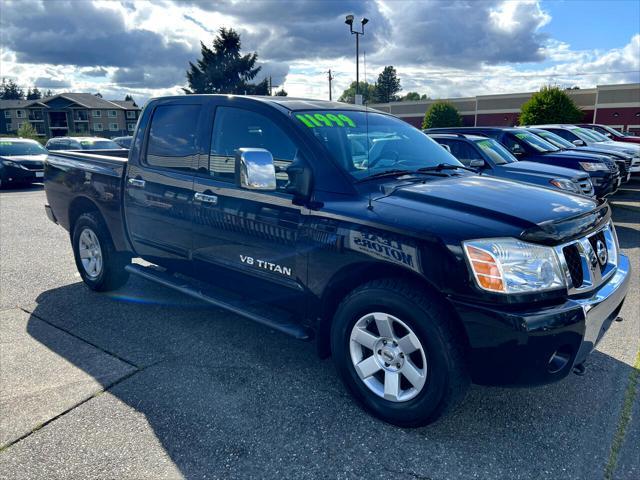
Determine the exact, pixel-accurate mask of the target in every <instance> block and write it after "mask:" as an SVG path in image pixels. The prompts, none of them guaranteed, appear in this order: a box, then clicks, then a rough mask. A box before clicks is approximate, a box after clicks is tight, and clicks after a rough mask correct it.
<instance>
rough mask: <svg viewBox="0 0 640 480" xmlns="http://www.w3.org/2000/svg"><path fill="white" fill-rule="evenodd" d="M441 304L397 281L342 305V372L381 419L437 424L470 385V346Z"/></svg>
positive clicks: (338, 334) (338, 325) (378, 284)
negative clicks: (467, 352) (466, 358)
mask: <svg viewBox="0 0 640 480" xmlns="http://www.w3.org/2000/svg"><path fill="white" fill-rule="evenodd" d="M450 315H451V314H450V313H449V312H448V310H447V309H446V308H444V306H443V305H442V303H441V302H440V301H439V299H438V298H437V297H435V296H432V295H429V294H426V293H424V292H422V291H421V290H418V289H416V288H414V287H413V286H411V285H410V284H409V283H408V282H405V281H402V280H396V279H389V280H376V281H373V282H369V283H367V284H365V285H363V286H361V287H359V288H357V289H356V290H354V291H353V292H352V293H351V294H349V295H348V296H347V297H346V298H345V299H344V300H343V302H342V303H341V304H340V306H339V307H338V310H337V312H336V315H335V317H334V322H333V325H332V330H331V348H332V353H333V357H334V361H335V362H336V367H337V369H338V371H339V373H340V375H341V377H342V379H343V381H344V383H345V384H346V386H347V388H348V389H349V390H350V391H351V393H352V394H353V396H354V397H355V398H356V399H357V400H358V401H359V402H360V403H361V404H362V405H363V406H364V408H365V409H366V410H367V411H369V412H370V413H372V414H373V415H375V416H376V417H378V418H380V419H382V420H384V421H387V422H389V423H393V424H395V425H399V426H404V427H417V426H421V425H426V424H428V423H431V422H433V421H435V420H436V419H437V418H439V417H440V416H442V415H443V414H444V413H445V412H447V411H449V410H451V409H452V408H453V407H454V406H455V405H456V404H457V403H458V402H459V401H460V400H462V398H464V394H465V393H466V390H467V388H468V385H469V375H468V372H467V368H466V364H465V361H464V352H463V343H462V339H461V338H460V335H459V334H457V332H456V331H455V328H454V323H453V319H452V318H451V317H450Z"/></svg>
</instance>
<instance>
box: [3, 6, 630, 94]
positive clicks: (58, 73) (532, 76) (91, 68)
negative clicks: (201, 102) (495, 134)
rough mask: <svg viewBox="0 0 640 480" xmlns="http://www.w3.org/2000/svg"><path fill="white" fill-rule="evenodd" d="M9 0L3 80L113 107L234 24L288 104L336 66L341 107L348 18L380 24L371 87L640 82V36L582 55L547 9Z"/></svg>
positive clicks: (365, 46) (348, 64)
mask: <svg viewBox="0 0 640 480" xmlns="http://www.w3.org/2000/svg"><path fill="white" fill-rule="evenodd" d="M0 3H1V4H0V7H1V8H2V11H3V15H2V18H0V28H1V29H2V33H3V34H2V38H1V42H2V45H1V46H2V54H1V57H0V59H1V61H2V75H3V76H6V77H11V78H13V79H15V80H16V81H18V82H19V83H20V84H22V85H24V86H25V87H26V86H29V85H33V84H34V83H36V82H39V83H40V84H41V85H44V84H45V83H46V82H47V79H48V80H50V84H51V85H54V84H56V82H57V84H58V85H63V84H62V83H60V82H66V83H68V84H70V86H69V88H68V90H75V91H89V92H96V91H100V92H101V93H102V94H103V95H104V96H105V97H112V98H123V97H124V95H125V94H131V95H133V96H134V97H135V98H136V99H138V100H139V101H142V100H144V99H146V98H149V97H151V96H158V95H164V94H178V93H181V89H180V87H182V86H184V83H185V73H186V69H187V66H188V61H190V60H191V61H194V60H196V59H197V58H198V56H199V42H200V40H202V41H204V42H205V43H206V44H210V43H211V41H212V39H213V35H215V33H216V32H217V30H218V29H219V28H220V27H222V26H225V27H233V28H235V29H237V30H238V31H239V32H240V34H241V38H242V41H243V49H244V50H245V51H257V52H258V54H259V61H260V64H261V65H262V66H263V69H264V70H263V72H262V73H261V75H260V76H259V78H258V80H261V79H262V78H264V76H265V75H271V76H272V77H273V82H274V84H277V85H280V86H282V87H284V88H285V89H286V90H287V91H288V93H289V95H295V96H304V97H313V98H328V80H327V75H326V72H327V70H328V69H329V68H331V70H332V72H333V74H334V76H335V79H334V82H333V98H334V99H336V98H338V97H339V96H340V94H341V92H342V91H343V90H344V89H345V88H346V87H347V86H348V85H349V84H350V83H351V82H352V81H353V80H355V65H354V61H353V55H354V38H353V37H352V36H351V35H350V34H349V31H348V29H347V27H346V25H344V21H343V19H344V14H346V13H353V14H354V15H356V19H359V18H360V17H362V16H364V15H367V16H370V17H371V21H370V23H369V24H368V25H367V26H366V34H365V36H364V37H362V39H361V40H362V43H361V68H360V76H361V77H360V78H361V80H364V79H365V68H364V62H363V59H362V52H366V55H367V66H366V70H367V80H369V81H375V79H376V77H377V74H378V73H379V72H380V71H381V70H382V68H383V67H384V66H385V65H394V66H395V67H396V69H397V71H398V75H399V76H400V79H401V81H402V85H403V87H404V91H405V92H406V91H418V92H420V93H426V94H428V95H429V96H431V97H434V98H435V97H447V96H455V95H460V96H471V95H476V94H487V93H496V92H505V93H506V92H516V91H523V90H534V89H537V88H539V87H540V86H541V85H543V84H548V83H559V84H562V85H565V84H566V85H578V86H581V87H589V86H593V85H596V84H603V83H616V82H627V81H636V82H640V78H639V77H640V73H638V72H640V34H636V35H634V36H633V37H632V38H631V39H630V41H629V43H628V44H627V45H625V46H621V47H620V48H615V49H611V50H608V51H601V50H597V49H593V50H581V51H577V50H574V49H573V48H572V46H571V45H570V44H568V43H566V42H562V41H559V40H557V39H552V38H547V37H546V36H545V35H544V34H543V33H542V27H544V25H546V24H547V23H549V22H550V21H552V19H551V17H550V15H549V14H548V13H547V12H545V11H544V9H543V7H542V6H541V3H540V2H539V1H537V0H524V1H511V0H505V1H489V0H457V1H452V2H437V1H436V0H407V1H404V0H403V1H397V0H377V1H368V2H357V1H354V0H350V1H345V2H323V1H312V0H300V1H297V2H292V3H290V4H286V5H285V4H284V3H283V2H260V1H252V2H249V1H247V0H234V1H222V0H221V1H220V2H216V3H213V2H203V3H200V2H198V1H186V2H172V1H169V0H163V1H156V2H147V1H135V2H132V1H129V2H115V1H104V0H100V1H95V2H93V3H91V2H76V1H72V0H68V1H62V0H59V1H56V2H42V1H36V0H29V1H28V4H27V2H26V0H25V1H23V2H19V3H18V2H12V1H9V0H0ZM408 13H410V14H408ZM615 72H628V73H615Z"/></svg>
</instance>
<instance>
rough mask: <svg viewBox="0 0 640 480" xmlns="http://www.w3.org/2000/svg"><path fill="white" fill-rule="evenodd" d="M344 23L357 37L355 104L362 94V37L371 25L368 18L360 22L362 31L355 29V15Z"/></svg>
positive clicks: (350, 16) (347, 18) (348, 17)
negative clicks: (367, 25)
mask: <svg viewBox="0 0 640 480" xmlns="http://www.w3.org/2000/svg"><path fill="white" fill-rule="evenodd" d="M344 23H346V24H347V25H349V31H350V32H351V35H355V36H356V98H355V102H354V103H358V95H359V93H360V58H359V57H360V35H364V26H365V25H366V24H367V23H369V19H368V18H363V19H362V20H360V24H361V26H360V31H358V30H354V29H353V15H347V16H346V18H345V20H344Z"/></svg>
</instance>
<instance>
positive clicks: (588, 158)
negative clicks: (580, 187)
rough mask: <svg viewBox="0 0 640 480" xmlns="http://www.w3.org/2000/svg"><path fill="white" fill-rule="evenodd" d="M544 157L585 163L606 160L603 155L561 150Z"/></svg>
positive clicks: (546, 154)
mask: <svg viewBox="0 0 640 480" xmlns="http://www.w3.org/2000/svg"><path fill="white" fill-rule="evenodd" d="M544 156H545V157H558V158H567V157H570V158H573V159H577V160H584V161H585V162H603V161H604V162H605V163H606V161H607V160H609V159H607V157H606V154H604V153H587V152H581V151H579V150H561V151H559V152H550V153H545V154H544Z"/></svg>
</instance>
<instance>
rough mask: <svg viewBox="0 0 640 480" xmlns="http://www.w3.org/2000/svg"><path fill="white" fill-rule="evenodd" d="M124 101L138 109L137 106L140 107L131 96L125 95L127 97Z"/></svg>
mask: <svg viewBox="0 0 640 480" xmlns="http://www.w3.org/2000/svg"><path fill="white" fill-rule="evenodd" d="M124 101H125V102H133V106H134V107H137V106H138V104H137V103H136V101H135V100H134V99H133V97H132V96H131V95H129V94H127V95H125V97H124Z"/></svg>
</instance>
